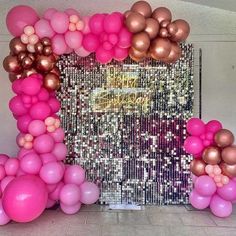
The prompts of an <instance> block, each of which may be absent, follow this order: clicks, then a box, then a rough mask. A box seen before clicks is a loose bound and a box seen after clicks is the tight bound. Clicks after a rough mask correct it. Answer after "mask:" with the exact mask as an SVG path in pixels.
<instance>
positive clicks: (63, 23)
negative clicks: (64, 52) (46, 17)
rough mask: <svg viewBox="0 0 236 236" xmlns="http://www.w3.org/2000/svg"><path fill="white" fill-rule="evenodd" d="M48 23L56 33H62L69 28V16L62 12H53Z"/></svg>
mask: <svg viewBox="0 0 236 236" xmlns="http://www.w3.org/2000/svg"><path fill="white" fill-rule="evenodd" d="M50 23H51V26H52V29H53V30H54V31H55V32H56V33H58V34H64V33H65V32H66V31H67V30H68V28H69V16H68V15H67V14H66V13H64V12H59V11H58V12H55V13H54V14H53V15H52V17H51V22H50Z"/></svg>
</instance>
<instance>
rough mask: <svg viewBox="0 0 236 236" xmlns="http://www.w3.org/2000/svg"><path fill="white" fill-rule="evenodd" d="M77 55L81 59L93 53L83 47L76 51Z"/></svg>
mask: <svg viewBox="0 0 236 236" xmlns="http://www.w3.org/2000/svg"><path fill="white" fill-rule="evenodd" d="M75 53H76V54H77V55H78V56H80V57H87V56H88V55H90V53H91V52H89V51H87V50H86V49H85V48H84V47H83V46H81V47H80V48H77V49H76V50H75Z"/></svg>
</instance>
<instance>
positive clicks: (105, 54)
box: [96, 47, 114, 64]
mask: <svg viewBox="0 0 236 236" xmlns="http://www.w3.org/2000/svg"><path fill="white" fill-rule="evenodd" d="M113 56H114V52H113V50H110V51H107V50H105V49H104V48H103V47H99V48H98V49H97V50H96V60H97V61H98V62H100V63H102V64H106V63H109V62H111V60H112V58H113Z"/></svg>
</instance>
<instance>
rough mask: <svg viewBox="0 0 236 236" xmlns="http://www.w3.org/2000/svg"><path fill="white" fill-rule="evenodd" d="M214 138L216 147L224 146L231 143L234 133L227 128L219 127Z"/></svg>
mask: <svg viewBox="0 0 236 236" xmlns="http://www.w3.org/2000/svg"><path fill="white" fill-rule="evenodd" d="M214 140H215V143H216V144H217V146H218V147H221V148H224V147H228V146H230V145H232V144H233V142H234V135H233V133H232V132H231V131H229V130H227V129H221V130H219V131H218V132H217V133H216V134H215V137H214Z"/></svg>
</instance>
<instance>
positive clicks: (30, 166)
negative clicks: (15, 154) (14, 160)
mask: <svg viewBox="0 0 236 236" xmlns="http://www.w3.org/2000/svg"><path fill="white" fill-rule="evenodd" d="M41 167H42V161H41V159H40V157H39V156H38V155H37V154H35V153H29V154H26V155H25V156H24V157H23V158H22V159H21V161H20V168H21V169H22V170H23V171H24V172H25V173H27V174H38V173H39V171H40V169H41Z"/></svg>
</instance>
